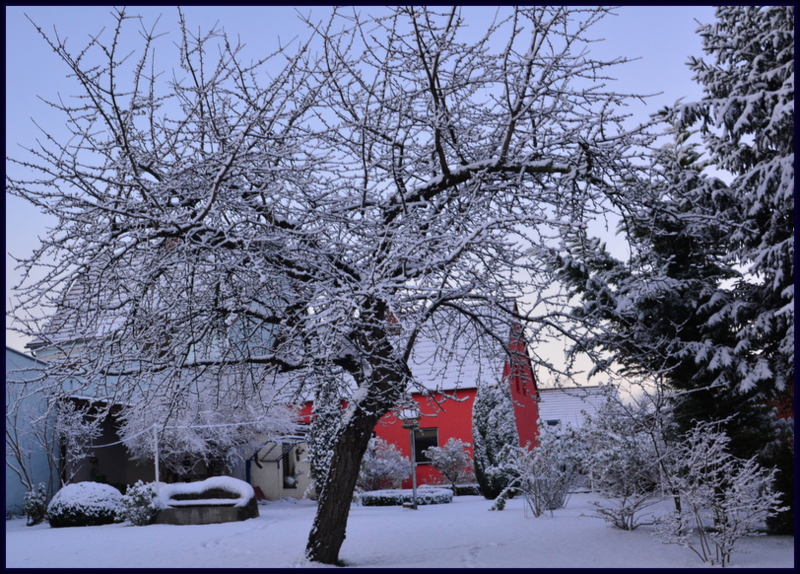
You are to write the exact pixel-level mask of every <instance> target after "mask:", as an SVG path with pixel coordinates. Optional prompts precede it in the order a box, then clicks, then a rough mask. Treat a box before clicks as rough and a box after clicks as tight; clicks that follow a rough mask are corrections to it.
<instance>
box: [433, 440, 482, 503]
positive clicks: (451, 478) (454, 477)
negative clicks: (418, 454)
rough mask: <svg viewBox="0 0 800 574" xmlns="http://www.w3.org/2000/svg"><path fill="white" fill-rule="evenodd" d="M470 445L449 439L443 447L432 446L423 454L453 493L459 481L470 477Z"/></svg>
mask: <svg viewBox="0 0 800 574" xmlns="http://www.w3.org/2000/svg"><path fill="white" fill-rule="evenodd" d="M470 446H471V445H470V444H469V443H468V442H466V443H465V442H463V441H462V440H460V439H457V438H450V439H449V440H448V441H447V442H446V443H445V445H444V446H443V447H440V446H432V447H429V448H426V449H425V450H424V451H423V453H424V454H425V456H427V457H428V460H430V462H431V465H433V468H435V469H436V470H438V471H439V472H440V473H441V474H442V476H443V477H444V478H445V479H446V480H447V481H448V482H449V483H450V485H451V486H452V488H453V492H454V493H455V492H456V484H458V482H459V481H463V480H468V479H470V478H471V477H472V476H474V475H473V474H472V459H471V458H470V456H469V451H468V450H467V449H468V448H469V447H470Z"/></svg>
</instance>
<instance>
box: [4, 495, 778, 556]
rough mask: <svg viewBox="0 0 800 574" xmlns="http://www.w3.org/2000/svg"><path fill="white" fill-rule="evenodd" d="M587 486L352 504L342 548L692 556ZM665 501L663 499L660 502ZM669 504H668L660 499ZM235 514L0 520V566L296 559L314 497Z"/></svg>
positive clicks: (753, 550)
mask: <svg viewBox="0 0 800 574" xmlns="http://www.w3.org/2000/svg"><path fill="white" fill-rule="evenodd" d="M595 498H596V495H590V494H573V495H572V496H571V498H570V499H569V501H568V503H567V507H566V508H563V509H560V510H557V511H555V513H554V516H549V515H548V516H542V517H540V518H534V517H533V516H532V515H531V514H530V513H528V514H527V516H526V515H525V512H524V509H523V501H522V500H520V499H514V500H510V501H509V503H508V505H507V506H506V509H505V510H503V511H502V512H489V511H488V508H489V507H490V506H491V504H492V503H491V502H490V501H487V500H485V499H483V498H482V497H480V496H459V497H455V498H454V499H453V502H452V503H450V504H441V505H435V506H421V507H420V508H419V509H418V510H403V509H402V508H400V507H396V506H390V507H366V506H355V505H354V506H353V508H352V510H351V512H350V521H349V522H348V526H347V540H345V543H344V545H343V546H342V550H341V553H340V557H341V559H342V560H343V561H344V562H345V564H346V565H347V566H352V567H364V568H458V567H468V568H469V567H471V568H509V567H511V568H513V567H516V568H530V567H538V568H564V567H571V568H615V567H616V568H625V567H629V568H697V567H703V566H704V565H703V563H702V562H700V560H699V559H698V558H697V556H695V554H694V553H693V552H692V551H691V550H689V549H686V548H681V547H679V546H671V545H665V544H662V543H660V542H659V541H658V539H656V538H655V537H654V536H652V529H651V528H650V527H645V526H643V527H640V528H639V529H637V530H635V531H633V532H624V531H621V530H617V529H615V528H613V527H612V526H610V525H608V524H606V523H605V522H603V521H602V520H600V519H598V518H592V517H589V516H582V515H586V514H589V513H590V512H591V506H590V505H589V501H590V500H592V499H595ZM664 504H667V503H664ZM665 508H668V507H665ZM259 510H260V512H261V516H260V517H259V518H256V519H251V520H246V521H244V522H236V523H228V524H212V525H202V526H172V525H160V524H158V525H151V526H140V527H137V526H131V525H130V523H127V522H126V523H122V524H113V525H107V526H91V527H77V528H50V527H49V526H48V525H47V524H46V523H45V524H40V525H38V526H33V527H26V526H25V521H24V520H23V519H15V520H9V521H6V567H7V568H159V567H166V568H173V567H184V568H281V567H311V566H316V565H315V564H310V563H308V562H307V561H305V560H304V559H303V549H304V547H305V543H306V537H307V536H308V532H309V530H310V528H311V522H312V520H313V517H314V511H315V503H314V502H311V501H308V500H300V501H296V500H294V501H290V500H282V501H277V502H272V503H268V504H266V505H262V506H260V507H259ZM731 566H733V567H739V568H792V567H794V537H789V536H782V537H771V536H761V537H753V538H747V539H744V540H741V541H740V542H739V543H738V545H737V549H736V550H735V551H734V554H733V559H732V563H731Z"/></svg>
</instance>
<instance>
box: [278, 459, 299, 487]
mask: <svg viewBox="0 0 800 574" xmlns="http://www.w3.org/2000/svg"><path fill="white" fill-rule="evenodd" d="M291 454H292V453H291V452H288V453H286V456H284V457H283V460H281V462H280V463H279V464H281V465H282V466H283V488H297V476H296V474H295V471H294V459H295V457H293V456H291Z"/></svg>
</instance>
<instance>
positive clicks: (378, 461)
mask: <svg viewBox="0 0 800 574" xmlns="http://www.w3.org/2000/svg"><path fill="white" fill-rule="evenodd" d="M411 472H412V467H411V461H410V460H408V459H407V458H406V457H404V456H403V455H402V454H400V451H399V450H397V447H395V445H393V444H390V443H388V442H386V441H385V440H383V439H382V438H377V437H376V438H373V439H371V440H370V441H369V446H367V451H366V452H365V453H364V458H363V460H362V461H361V473H360V474H359V476H358V487H359V488H360V489H361V490H364V491H373V490H383V489H387V488H399V487H400V485H401V484H402V482H403V480H404V479H406V478H408V477H409V476H410V475H411Z"/></svg>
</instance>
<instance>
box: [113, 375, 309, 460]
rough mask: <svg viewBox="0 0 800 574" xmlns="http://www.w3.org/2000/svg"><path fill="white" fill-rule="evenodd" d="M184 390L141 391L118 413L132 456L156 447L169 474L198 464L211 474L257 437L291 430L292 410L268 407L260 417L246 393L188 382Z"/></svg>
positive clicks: (150, 455) (248, 449)
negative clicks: (219, 393) (221, 392)
mask: <svg viewBox="0 0 800 574" xmlns="http://www.w3.org/2000/svg"><path fill="white" fill-rule="evenodd" d="M185 391H186V392H184V393H182V394H174V395H173V396H171V397H168V398H167V397H155V398H150V397H148V396H147V394H146V393H144V394H143V396H142V397H141V399H140V400H139V401H138V402H137V403H135V404H133V405H131V406H130V407H129V408H127V409H124V410H123V411H122V413H121V415H120V417H119V418H120V420H121V423H122V424H121V428H120V433H121V435H122V437H123V440H124V442H125V447H126V448H127V449H128V451H129V452H130V454H131V456H132V458H133V459H134V460H153V459H154V458H155V451H154V450H155V448H156V445H158V460H159V464H163V465H164V466H165V467H166V468H168V469H169V470H171V471H172V472H174V473H176V474H178V475H181V474H190V473H196V472H198V470H199V465H200V464H201V463H202V464H203V465H205V468H206V470H207V471H208V473H209V474H211V475H216V474H219V473H221V472H223V471H225V470H231V469H233V467H234V466H235V465H236V464H237V463H238V462H240V461H242V460H244V459H246V458H248V457H249V456H250V455H251V454H252V453H253V451H254V449H255V450H258V447H259V446H261V444H262V443H261V441H262V440H263V435H267V436H274V435H277V434H293V433H294V432H295V431H296V428H297V424H296V420H295V419H296V417H295V413H294V412H293V411H292V410H291V409H290V408H288V407H285V408H280V407H273V408H272V409H271V416H270V417H269V418H268V419H265V418H264V413H263V412H261V411H260V409H259V405H260V404H263V402H262V401H256V400H253V397H252V396H241V395H234V394H231V395H228V396H226V397H224V398H220V397H214V394H215V393H214V392H213V390H212V389H203V388H196V387H195V388H194V389H192V390H189V388H188V386H187V389H185ZM212 397H213V398H212ZM240 402H243V403H244V404H240Z"/></svg>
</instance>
